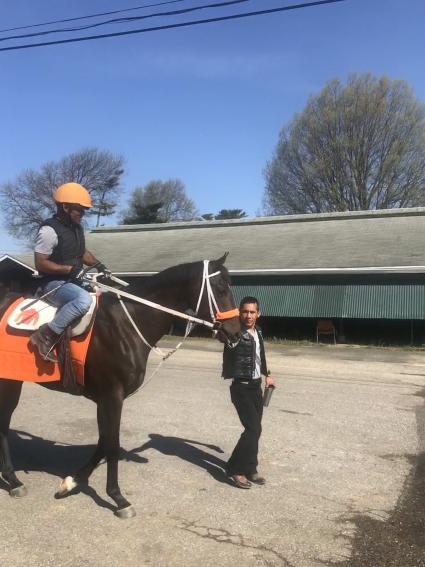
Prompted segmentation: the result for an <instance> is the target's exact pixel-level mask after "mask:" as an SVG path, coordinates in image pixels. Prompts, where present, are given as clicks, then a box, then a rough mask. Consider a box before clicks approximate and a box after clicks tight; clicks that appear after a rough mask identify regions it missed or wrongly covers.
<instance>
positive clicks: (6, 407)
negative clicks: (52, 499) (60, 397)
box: [0, 378, 27, 498]
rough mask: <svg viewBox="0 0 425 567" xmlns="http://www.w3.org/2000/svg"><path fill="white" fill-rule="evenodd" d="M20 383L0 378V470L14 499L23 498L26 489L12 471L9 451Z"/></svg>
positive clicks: (20, 388)
mask: <svg viewBox="0 0 425 567" xmlns="http://www.w3.org/2000/svg"><path fill="white" fill-rule="evenodd" d="M21 390H22V382H18V381H16V380H4V379H1V378H0V469H1V474H2V477H3V479H4V480H5V481H6V482H7V484H8V485H9V494H10V495H11V496H14V497H16V498H19V497H21V496H25V494H26V493H27V489H26V488H25V486H24V485H23V483H22V482H21V481H20V480H19V479H18V477H17V476H16V474H15V471H14V469H13V463H12V459H11V456H10V449H9V441H8V435H9V427H10V420H11V419H12V414H13V412H14V411H15V408H16V406H17V405H18V402H19V398H20V396H21Z"/></svg>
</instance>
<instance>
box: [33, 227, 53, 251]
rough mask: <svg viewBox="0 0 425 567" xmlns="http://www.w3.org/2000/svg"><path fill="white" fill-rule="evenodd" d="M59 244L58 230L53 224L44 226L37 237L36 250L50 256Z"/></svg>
mask: <svg viewBox="0 0 425 567" xmlns="http://www.w3.org/2000/svg"><path fill="white" fill-rule="evenodd" d="M57 245H58V235H57V234H56V231H55V230H54V229H53V228H52V227H51V226H42V227H41V228H40V230H39V231H38V233H37V237H36V239H35V247H34V252H39V253H40V254H47V255H49V256H50V254H51V253H52V252H53V249H54V248H55V247H56V246H57Z"/></svg>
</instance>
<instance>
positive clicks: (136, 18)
mask: <svg viewBox="0 0 425 567" xmlns="http://www.w3.org/2000/svg"><path fill="white" fill-rule="evenodd" d="M251 1H252V0H226V1H222V2H217V3H215V4H202V5H199V6H192V7H191V8H182V9H181V10H172V11H169V12H156V13H154V14H145V15H144V16H132V17H126V18H113V19H111V20H106V21H104V22H96V23H95V24H88V25H86V26H80V27H74V28H59V29H55V30H46V31H40V32H34V33H28V34H21V35H9V36H6V37H0V42H1V41H8V40H10V39H27V38H29V37H38V36H41V35H50V34H52V33H64V32H65V33H66V32H74V31H81V30H87V29H92V28H97V27H99V26H104V25H109V24H117V23H120V24H121V23H124V22H135V21H139V20H146V19H148V18H157V17H164V16H177V15H181V14H187V13H189V12H196V11H198V10H205V9H211V8H223V7H227V6H231V5H234V4H242V3H245V2H251Z"/></svg>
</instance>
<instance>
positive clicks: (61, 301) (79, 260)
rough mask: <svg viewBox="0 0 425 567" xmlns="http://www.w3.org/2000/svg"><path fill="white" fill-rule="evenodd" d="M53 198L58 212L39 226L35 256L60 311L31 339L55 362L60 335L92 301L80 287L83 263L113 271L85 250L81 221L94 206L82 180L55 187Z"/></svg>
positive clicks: (39, 270) (45, 355) (107, 271)
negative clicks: (54, 351)
mask: <svg viewBox="0 0 425 567" xmlns="http://www.w3.org/2000/svg"><path fill="white" fill-rule="evenodd" d="M53 199H54V201H55V202H56V208H57V210H56V214H55V216H53V217H52V218H49V219H47V220H46V221H44V222H43V223H42V224H41V226H40V229H39V231H38V233H37V238H36V242H35V248H34V259H35V267H36V268H37V270H38V272H39V273H40V275H41V276H43V280H42V281H43V283H42V292H43V294H46V293H48V292H51V293H50V294H49V302H51V303H52V304H53V305H55V306H56V307H58V310H57V312H56V315H55V317H54V318H53V320H52V321H50V323H47V324H45V325H42V326H41V327H40V328H39V329H38V330H37V331H36V332H35V333H33V334H32V335H31V338H30V342H31V343H32V344H33V345H34V346H35V347H37V349H38V351H39V352H40V354H41V356H42V357H43V358H44V359H45V360H50V361H52V362H56V360H57V358H56V356H55V355H54V353H53V352H52V349H53V347H54V346H55V344H56V343H57V341H58V339H59V337H60V335H61V334H62V333H63V331H64V330H65V329H66V327H67V326H68V325H70V324H71V323H73V322H74V321H75V320H76V319H77V318H80V317H82V316H83V315H84V314H85V313H87V311H88V310H89V308H90V305H91V303H92V299H91V296H90V294H89V292H88V291H86V290H85V289H83V287H81V285H82V281H81V271H82V269H83V265H86V266H93V265H95V264H98V265H97V270H98V272H103V273H105V274H106V275H108V274H109V273H110V272H109V270H107V268H106V267H105V266H104V264H100V263H99V262H98V260H97V259H96V258H95V257H94V256H93V254H92V253H91V252H89V250H87V249H86V245H85V239H84V231H83V228H82V226H81V220H82V217H83V215H84V212H85V211H86V210H87V209H90V208H91V206H92V202H91V198H90V195H89V193H88V191H87V190H86V189H85V188H84V187H83V186H82V185H80V184H79V183H65V184H64V185H61V186H60V187H58V188H57V189H56V191H55V192H54V194H53ZM55 288H57V289H55ZM52 290H55V291H52Z"/></svg>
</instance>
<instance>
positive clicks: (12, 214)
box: [0, 148, 124, 240]
mask: <svg viewBox="0 0 425 567" xmlns="http://www.w3.org/2000/svg"><path fill="white" fill-rule="evenodd" d="M123 164H124V159H123V158H122V157H121V156H118V155H114V154H112V153H111V152H109V151H105V150H99V149H97V148H87V149H83V150H81V151H79V152H76V153H73V154H70V155H68V156H66V157H64V158H62V159H61V160H59V161H56V162H54V161H51V162H48V163H46V164H44V165H43V166H41V168H40V170H39V171H35V170H33V169H27V170H25V171H23V172H22V173H21V174H20V175H19V176H18V177H17V178H16V179H15V180H14V181H10V182H8V183H4V184H3V185H2V186H1V187H0V201H1V202H2V210H3V214H4V219H5V226H6V229H7V231H8V232H9V233H10V234H12V235H13V236H15V237H17V238H20V239H25V240H30V239H32V238H33V237H34V234H35V233H36V231H37V230H38V227H39V225H40V223H41V222H42V221H43V220H44V219H46V218H47V217H48V216H49V215H52V214H54V212H55V211H56V206H55V203H54V202H53V199H52V194H53V192H54V190H55V189H56V188H57V187H58V186H59V185H62V184H63V183H67V182H69V181H75V182H77V183H81V185H83V186H84V187H85V188H86V189H87V190H88V192H89V193H90V195H91V197H92V200H93V208H92V209H91V210H90V214H93V215H95V216H96V222H97V225H98V224H99V221H100V218H101V217H103V216H106V215H111V214H113V213H114V210H115V207H116V205H117V198H118V195H119V192H120V180H121V176H122V174H123V172H124V169H123Z"/></svg>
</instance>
